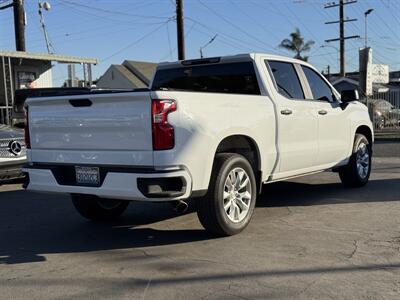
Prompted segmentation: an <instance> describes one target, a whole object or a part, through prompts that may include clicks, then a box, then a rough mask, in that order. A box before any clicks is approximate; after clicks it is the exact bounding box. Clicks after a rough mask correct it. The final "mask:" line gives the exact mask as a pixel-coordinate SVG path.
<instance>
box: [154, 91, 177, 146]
mask: <svg viewBox="0 0 400 300" xmlns="http://www.w3.org/2000/svg"><path fill="white" fill-rule="evenodd" d="M173 111H176V101H175V100H160V99H153V100H152V102H151V125H152V130H153V150H168V149H172V148H174V146H175V134H174V127H172V125H171V124H169V123H168V114H169V113H171V112H173Z"/></svg>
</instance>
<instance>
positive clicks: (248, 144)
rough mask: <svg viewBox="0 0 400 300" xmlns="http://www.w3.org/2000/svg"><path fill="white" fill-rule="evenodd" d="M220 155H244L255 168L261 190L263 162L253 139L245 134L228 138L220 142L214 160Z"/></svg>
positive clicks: (258, 187) (258, 186)
mask: <svg viewBox="0 0 400 300" xmlns="http://www.w3.org/2000/svg"><path fill="white" fill-rule="evenodd" d="M218 153H237V154H240V155H243V156H244V157H245V158H246V159H247V160H248V161H249V163H250V165H251V166H252V168H253V171H254V175H255V176H256V181H257V189H258V190H259V191H260V190H261V186H262V183H261V179H262V172H261V170H262V160H261V155H260V150H259V146H258V144H257V142H256V141H255V140H254V139H253V138H251V137H250V136H248V135H243V134H233V135H229V136H226V137H224V138H223V139H222V140H221V141H220V142H219V144H218V146H217V148H216V150H215V153H214V159H215V156H216V155H217V154H218Z"/></svg>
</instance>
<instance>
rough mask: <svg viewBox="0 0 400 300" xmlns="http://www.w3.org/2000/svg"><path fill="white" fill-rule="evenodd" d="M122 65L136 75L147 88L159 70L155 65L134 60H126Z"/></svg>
mask: <svg viewBox="0 0 400 300" xmlns="http://www.w3.org/2000/svg"><path fill="white" fill-rule="evenodd" d="M122 65H123V66H125V67H126V68H128V69H129V71H131V72H132V73H133V74H135V75H136V76H137V77H138V78H139V79H140V80H141V81H143V82H144V83H145V84H146V85H147V86H148V85H149V84H150V81H151V79H152V78H153V75H154V73H155V71H156V68H157V64H155V63H152V62H143V61H134V60H125V61H124V62H123V63H122Z"/></svg>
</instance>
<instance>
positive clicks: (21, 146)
mask: <svg viewBox="0 0 400 300" xmlns="http://www.w3.org/2000/svg"><path fill="white" fill-rule="evenodd" d="M25 163H26V148H25V142H24V132H23V131H21V130H18V129H13V128H11V127H9V126H6V125H0V182H2V181H4V180H9V179H16V178H20V177H23V173H22V166H23V165H24V164H25Z"/></svg>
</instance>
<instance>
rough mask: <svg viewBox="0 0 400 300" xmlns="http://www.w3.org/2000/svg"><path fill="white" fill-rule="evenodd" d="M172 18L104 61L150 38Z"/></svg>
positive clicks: (104, 59)
mask: <svg viewBox="0 0 400 300" xmlns="http://www.w3.org/2000/svg"><path fill="white" fill-rule="evenodd" d="M170 21H171V20H168V21H166V22H164V23H163V24H162V25H161V26H157V27H156V28H155V29H153V30H151V31H150V32H148V33H146V34H144V35H143V36H141V37H140V38H139V39H137V40H136V41H134V42H132V43H129V44H128V45H126V46H125V47H123V48H121V49H119V50H118V51H116V52H114V53H113V54H111V55H109V56H107V57H105V58H103V59H101V61H102V62H104V61H106V60H109V59H110V58H112V57H114V56H116V55H118V54H120V53H122V52H124V51H125V50H127V49H129V48H131V47H133V46H134V45H136V44H138V43H140V42H141V41H143V40H144V39H146V38H148V37H149V36H150V35H152V34H153V33H155V32H157V31H158V30H160V29H161V28H162V27H163V26H165V25H166V24H167V23H168V22H170Z"/></svg>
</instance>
